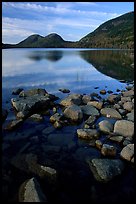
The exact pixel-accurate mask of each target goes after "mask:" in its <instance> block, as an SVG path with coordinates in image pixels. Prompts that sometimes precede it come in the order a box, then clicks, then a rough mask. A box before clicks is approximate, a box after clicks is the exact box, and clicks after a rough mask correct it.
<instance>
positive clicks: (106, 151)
mask: <svg viewBox="0 0 136 204" xmlns="http://www.w3.org/2000/svg"><path fill="white" fill-rule="evenodd" d="M101 154H102V155H103V156H116V148H115V147H114V146H112V145H108V144H103V146H102V148H101Z"/></svg>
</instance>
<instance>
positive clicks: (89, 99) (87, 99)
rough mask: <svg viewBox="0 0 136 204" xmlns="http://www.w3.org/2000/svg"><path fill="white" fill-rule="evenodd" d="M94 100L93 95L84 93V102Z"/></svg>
mask: <svg viewBox="0 0 136 204" xmlns="http://www.w3.org/2000/svg"><path fill="white" fill-rule="evenodd" d="M91 100H92V97H91V96H89V95H84V96H83V97H82V102H83V103H84V104H87V103H88V102H89V101H91Z"/></svg>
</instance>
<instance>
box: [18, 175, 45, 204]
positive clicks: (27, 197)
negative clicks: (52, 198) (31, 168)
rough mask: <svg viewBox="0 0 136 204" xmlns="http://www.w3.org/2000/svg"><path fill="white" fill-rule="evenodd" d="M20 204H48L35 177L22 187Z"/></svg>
mask: <svg viewBox="0 0 136 204" xmlns="http://www.w3.org/2000/svg"><path fill="white" fill-rule="evenodd" d="M19 202H45V203H46V202H47V198H46V196H45V195H44V194H43V192H42V190H41V187H40V184H39V183H38V181H37V180H36V178H34V177H33V178H31V179H29V180H27V181H25V182H24V183H23V184H22V185H21V186H20V189H19Z"/></svg>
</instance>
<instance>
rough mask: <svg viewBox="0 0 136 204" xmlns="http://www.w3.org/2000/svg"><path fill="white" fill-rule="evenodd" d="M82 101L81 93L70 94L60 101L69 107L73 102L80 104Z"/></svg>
mask: <svg viewBox="0 0 136 204" xmlns="http://www.w3.org/2000/svg"><path fill="white" fill-rule="evenodd" d="M81 103H82V95H81V94H70V95H69V96H68V97H66V98H65V99H63V100H62V101H61V102H60V105H62V106H65V107H67V106H70V105H73V104H75V105H80V104H81Z"/></svg>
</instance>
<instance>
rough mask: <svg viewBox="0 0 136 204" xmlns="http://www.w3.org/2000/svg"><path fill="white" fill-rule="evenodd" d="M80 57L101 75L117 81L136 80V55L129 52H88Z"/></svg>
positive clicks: (82, 52) (81, 52) (82, 53)
mask: <svg viewBox="0 0 136 204" xmlns="http://www.w3.org/2000/svg"><path fill="white" fill-rule="evenodd" d="M79 53H80V56H81V57H82V58H83V59H84V60H86V61H87V62H89V63H90V64H92V65H93V66H94V67H95V68H96V69H97V70H98V71H100V72H101V73H103V74H105V75H107V76H110V77H112V78H115V79H117V80H125V81H133V80H134V68H133V65H134V53H133V51H129V50H86V51H82V50H81V51H79Z"/></svg>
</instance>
